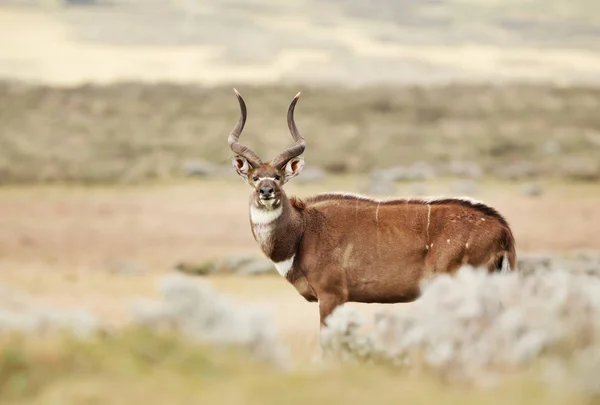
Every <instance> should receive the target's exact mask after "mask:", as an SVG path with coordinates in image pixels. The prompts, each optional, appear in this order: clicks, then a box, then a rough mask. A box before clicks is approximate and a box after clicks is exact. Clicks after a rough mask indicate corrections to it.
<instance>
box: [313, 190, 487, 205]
mask: <svg viewBox="0 0 600 405" xmlns="http://www.w3.org/2000/svg"><path fill="white" fill-rule="evenodd" d="M317 195H320V196H332V197H350V198H355V199H357V200H363V201H373V202H376V203H382V202H392V201H406V202H410V201H415V202H422V203H425V204H428V203H433V202H436V201H439V200H459V201H465V202H468V203H470V204H473V205H476V204H482V205H486V204H485V203H484V202H483V201H479V200H476V199H474V198H471V197H467V196H460V197H452V196H431V197H389V198H373V197H369V196H365V195H361V194H355V193H347V192H344V191H333V192H326V193H321V194H317Z"/></svg>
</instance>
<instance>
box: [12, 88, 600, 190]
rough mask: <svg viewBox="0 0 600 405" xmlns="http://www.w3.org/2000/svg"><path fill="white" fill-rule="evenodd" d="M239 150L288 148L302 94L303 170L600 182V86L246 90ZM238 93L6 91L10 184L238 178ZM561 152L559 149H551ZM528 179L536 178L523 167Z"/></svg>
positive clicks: (299, 118) (299, 113) (270, 152)
mask: <svg viewBox="0 0 600 405" xmlns="http://www.w3.org/2000/svg"><path fill="white" fill-rule="evenodd" d="M238 90H240V91H241V92H242V94H243V95H244V97H245V99H246V102H247V104H248V110H249V118H248V122H247V126H246V130H245V132H244V134H243V136H242V139H243V142H244V143H246V144H248V145H249V146H251V147H252V148H253V149H254V150H255V151H256V152H258V153H259V154H260V155H261V156H264V157H265V158H270V157H272V156H274V155H275V154H276V153H278V152H279V151H280V150H281V149H283V148H285V147H287V146H288V145H290V144H291V141H292V140H291V137H290V135H289V133H288V130H287V127H286V123H285V113H286V110H287V107H288V104H289V102H290V101H291V98H292V97H293V96H294V94H296V92H297V91H298V90H302V91H303V96H302V98H301V101H300V103H299V105H298V108H297V122H298V126H299V127H300V130H301V131H302V132H303V134H304V135H305V137H306V139H307V143H308V147H307V150H306V152H305V157H306V160H307V167H310V166H312V165H317V166H322V167H323V168H325V169H326V170H328V171H331V172H364V171H368V170H372V169H376V168H386V167H392V166H398V165H409V164H411V163H414V162H417V161H428V162H430V163H432V164H444V163H448V162H450V161H452V160H454V159H458V160H468V161H474V162H476V163H478V164H479V165H480V166H481V167H482V169H483V170H484V173H487V174H492V175H494V174H496V173H497V172H498V171H501V170H503V168H505V166H506V165H507V164H509V165H510V164H513V163H523V162H526V163H528V164H531V165H534V166H535V170H534V172H536V173H538V174H541V175H548V176H556V175H558V176H566V177H569V178H582V179H588V180H589V179H597V178H598V177H600V158H599V156H600V153H599V151H600V115H599V114H598V111H599V110H600V89H595V88H584V87H549V86H542V85H510V86H507V87H492V86H487V85H468V86H467V85H449V86H439V87H407V88H387V89H384V88H359V89H354V90H348V89H341V88H335V87H320V88H318V87H306V86H295V87H291V86H288V87H284V86H242V87H240V88H239V89H238ZM238 114H239V112H238V105H237V102H236V99H235V97H234V95H233V91H232V89H231V87H228V86H227V87H215V88H208V87H196V86H180V85H173V84H156V85H144V84H135V83H129V84H114V85H107V86H92V85H89V86H81V87H75V88H54V87H46V86H35V85H21V84H14V83H6V82H4V83H1V84H0V183H5V184H6V183H31V182H53V181H60V182H86V183H99V182H103V183H114V182H138V181H142V180H148V179H169V178H173V177H180V176H184V175H186V173H185V170H184V169H183V166H184V165H185V163H186V162H187V161H191V160H192V161H193V160H195V159H203V160H207V161H209V162H212V163H214V164H217V165H226V166H227V167H228V168H229V158H230V156H231V151H230V150H229V148H228V146H227V135H228V133H229V131H230V130H231V128H232V127H233V125H234V124H235V122H236V121H237V118H238ZM548 141H552V145H550V146H551V148H548V147H547V142H548ZM527 170H529V171H531V170H530V169H527Z"/></svg>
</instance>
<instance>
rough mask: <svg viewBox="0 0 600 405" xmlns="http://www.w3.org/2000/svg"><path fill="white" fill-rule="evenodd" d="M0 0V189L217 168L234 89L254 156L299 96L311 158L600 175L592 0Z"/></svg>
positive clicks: (274, 145) (345, 165)
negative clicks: (199, 165)
mask: <svg viewBox="0 0 600 405" xmlns="http://www.w3.org/2000/svg"><path fill="white" fill-rule="evenodd" d="M0 4H2V5H3V6H4V7H1V8H0V77H2V78H4V79H5V81H4V82H3V83H2V84H0V146H1V147H0V182H4V183H9V182H12V183H14V182H31V181H86V182H106V181H109V182H112V181H138V180H143V179H149V178H169V177H173V176H181V175H184V174H185V172H186V169H184V168H185V167H190V166H189V164H190V163H189V162H192V164H194V163H193V162H194V161H197V160H204V161H208V162H210V163H213V164H217V165H229V161H228V160H229V155H230V151H229V149H228V148H227V147H226V141H225V139H226V136H227V134H228V133H229V131H230V130H231V128H232V126H233V125H234V123H235V122H236V120H237V116H238V110H237V109H238V107H237V104H236V102H235V98H234V97H233V93H232V91H231V87H232V86H236V87H237V88H238V89H239V90H240V91H241V92H242V94H243V95H244V96H245V97H246V101H247V103H248V106H249V114H250V115H249V122H248V126H247V128H246V131H245V133H244V136H243V139H244V140H243V141H244V142H247V143H248V144H249V145H250V146H251V147H253V148H255V149H256V150H257V152H258V153H260V154H264V155H266V156H267V157H270V156H273V155H274V154H276V153H277V152H278V151H279V150H281V149H282V148H284V147H286V146H287V145H289V143H290V141H291V138H290V137H289V134H288V132H287V128H286V126H285V111H286V108H287V105H288V103H289V101H290V99H291V97H292V96H293V95H294V94H296V93H297V92H298V91H299V90H302V91H303V94H304V95H303V97H302V100H301V101H300V105H299V107H298V124H299V126H300V128H301V130H302V131H303V132H304V134H305V135H306V138H307V141H308V145H309V146H308V149H307V151H306V157H307V161H308V163H309V164H310V165H311V166H313V167H314V166H321V167H323V168H325V169H326V170H330V171H337V172H348V171H350V172H365V171H368V170H373V169H384V168H388V167H393V166H398V165H410V164H412V163H418V162H420V161H427V162H428V164H430V165H440V164H441V165H450V164H453V163H452V162H453V161H457V160H458V161H461V162H462V161H469V162H470V163H468V164H471V165H472V164H473V162H474V163H475V164H476V165H477V170H476V171H478V172H482V173H484V174H491V175H497V176H499V177H519V178H523V177H531V176H534V177H535V176H552V177H555V176H559V177H567V178H570V179H585V180H590V179H591V180H595V179H597V178H598V177H600V161H599V158H598V156H599V154H598V150H599V144H600V119H599V118H598V113H597V112H598V106H599V104H600V91H598V90H597V88H598V87H597V84H598V83H599V82H600V80H599V79H600V53H599V52H598V51H599V50H600V40H599V39H600V13H598V12H597V11H600V3H598V2H596V1H591V0H574V1H566V0H564V1H559V0H552V1H541V0H528V1H516V0H507V1H502V2H500V1H493V0H486V1H483V0H480V1H474V0H427V1H414V0H403V1H390V0H379V1H374V2H367V1H358V0H344V1H342V0H326V1H319V2H317V1H289V2H277V1H274V0H250V1H239V0H235V1H234V0H218V1H217V0H212V1H192V0H185V1H184V0H178V1H174V0H173V1H165V2H162V1H155V0H129V1H126V0H114V1H110V2H109V1H101V0H96V1H95V0H72V1H66V0H65V1H59V0H38V1H34V0H27V1H26V0H4V1H3V2H2V3H0ZM15 81H16V82H15ZM19 81H21V82H25V84H18V82H19ZM498 82H507V83H498ZM532 82H535V84H531V83H532ZM357 85H358V86H359V88H356V86H357ZM65 86H66V87H65ZM406 86H408V87H406ZM460 164H461V163H460V162H459V165H460Z"/></svg>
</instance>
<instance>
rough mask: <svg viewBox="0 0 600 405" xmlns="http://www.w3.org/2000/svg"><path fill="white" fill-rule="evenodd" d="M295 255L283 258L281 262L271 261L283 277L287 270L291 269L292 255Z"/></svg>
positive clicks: (292, 263)
mask: <svg viewBox="0 0 600 405" xmlns="http://www.w3.org/2000/svg"><path fill="white" fill-rule="evenodd" d="M295 256H296V255H293V256H292V257H290V258H289V259H287V260H284V261H282V262H277V263H275V262H273V264H274V265H275V268H276V269H277V272H278V273H279V274H281V275H282V276H283V277H285V276H286V275H287V274H288V272H289V271H290V270H291V269H292V266H293V265H294V257H295Z"/></svg>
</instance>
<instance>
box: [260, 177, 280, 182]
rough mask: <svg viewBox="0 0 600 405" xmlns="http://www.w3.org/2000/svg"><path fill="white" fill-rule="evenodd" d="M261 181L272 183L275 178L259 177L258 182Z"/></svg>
mask: <svg viewBox="0 0 600 405" xmlns="http://www.w3.org/2000/svg"><path fill="white" fill-rule="evenodd" d="M263 180H273V181H276V179H275V177H259V178H258V182H261V181H263Z"/></svg>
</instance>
